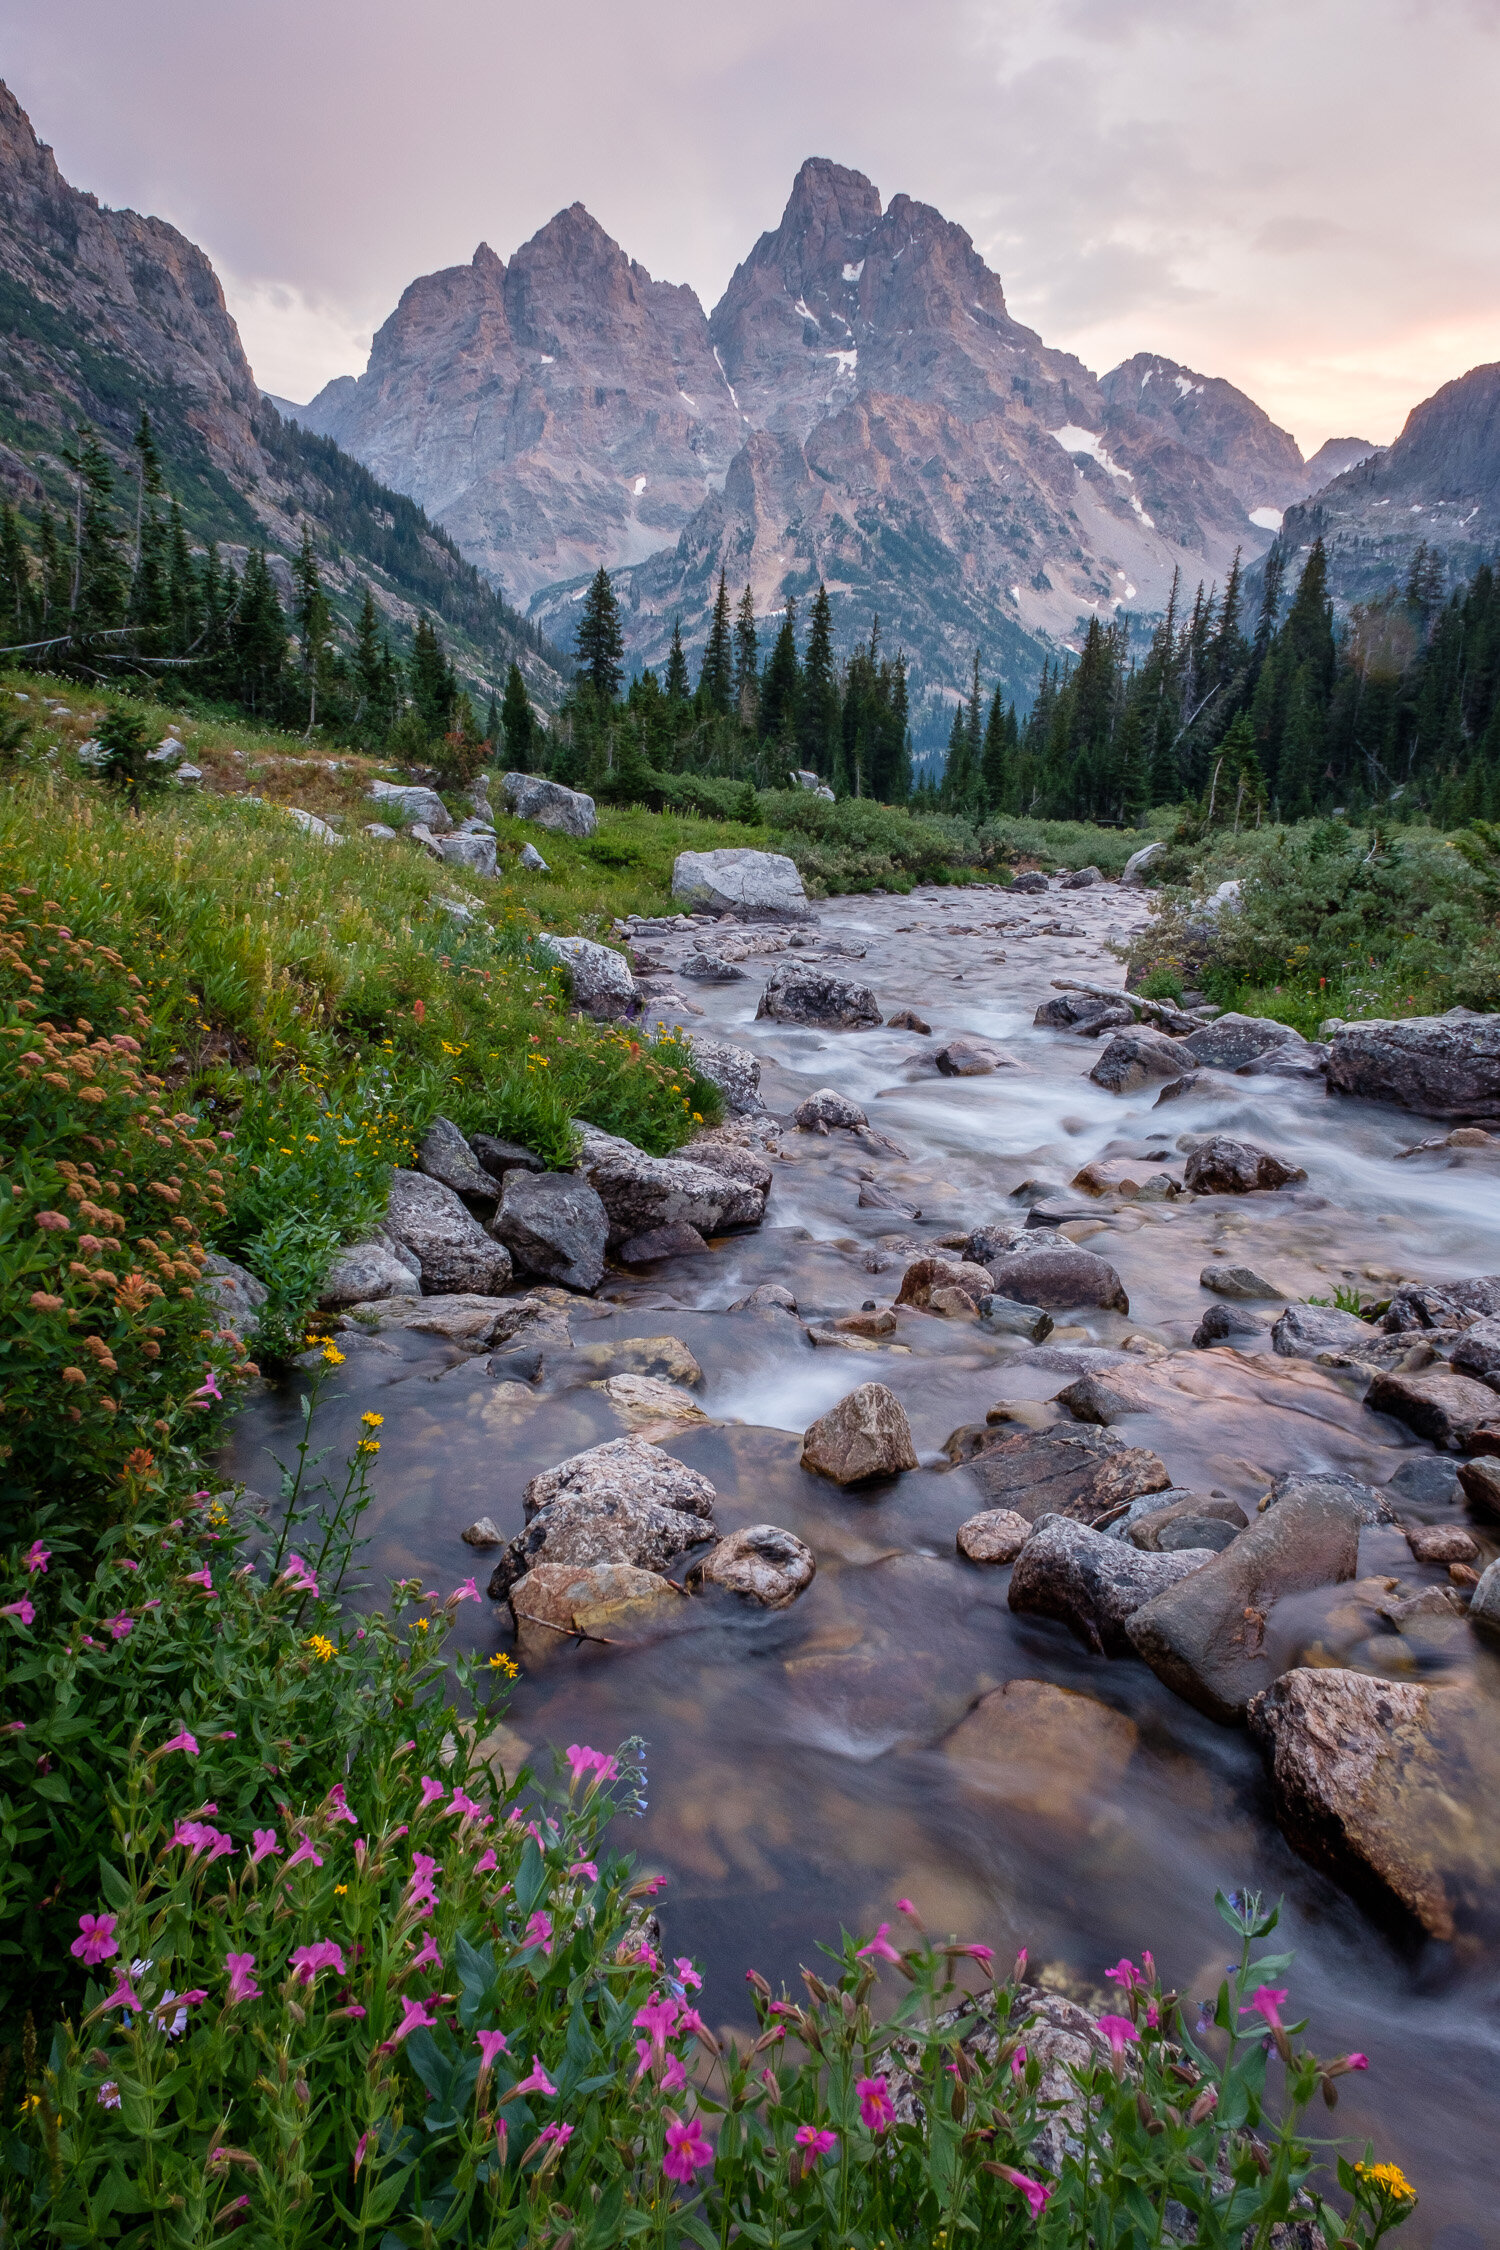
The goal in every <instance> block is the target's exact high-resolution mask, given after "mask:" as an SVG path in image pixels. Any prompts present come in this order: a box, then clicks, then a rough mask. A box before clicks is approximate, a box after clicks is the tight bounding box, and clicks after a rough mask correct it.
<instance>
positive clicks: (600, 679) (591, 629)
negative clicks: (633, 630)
mask: <svg viewBox="0 0 1500 2250" xmlns="http://www.w3.org/2000/svg"><path fill="white" fill-rule="evenodd" d="M575 646H576V651H577V657H578V669H579V671H580V672H581V673H582V674H583V676H584V677H585V679H587V681H588V682H589V685H590V686H591V687H592V689H593V691H594V694H595V696H596V697H597V699H598V701H599V702H600V703H601V704H609V703H613V702H614V701H615V699H616V697H617V696H618V695H619V692H620V680H621V677H622V675H623V671H624V658H625V641H624V636H623V634H622V633H621V631H620V605H619V603H618V602H617V601H616V600H615V590H614V587H613V586H612V585H611V584H610V577H609V572H608V571H607V570H606V569H605V567H604V565H603V563H601V564H600V565H599V568H598V569H597V570H596V571H595V573H594V576H593V579H592V581H591V582H590V585H589V590H588V592H587V593H586V594H585V595H584V598H583V610H582V614H581V615H580V617H579V620H578V637H577V641H576V644H575Z"/></svg>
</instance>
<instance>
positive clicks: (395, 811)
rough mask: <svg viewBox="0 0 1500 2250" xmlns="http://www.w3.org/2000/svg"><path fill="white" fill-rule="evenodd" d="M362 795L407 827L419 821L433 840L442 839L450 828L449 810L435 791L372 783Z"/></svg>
mask: <svg viewBox="0 0 1500 2250" xmlns="http://www.w3.org/2000/svg"><path fill="white" fill-rule="evenodd" d="M365 794H366V795H367V796H369V797H373V798H374V800H375V802H376V804H377V805H381V806H383V807H384V809H385V811H386V812H387V813H389V814H391V815H392V816H393V817H394V818H395V819H397V820H399V821H401V822H402V823H403V824H404V825H405V826H407V827H410V826H411V825H412V824H413V822H416V821H420V822H421V824H422V826H423V827H424V828H429V829H431V831H432V833H433V835H434V836H445V835H446V834H447V833H448V830H449V829H450V828H451V827H452V826H453V822H452V820H451V819H450V818H449V815H448V808H447V806H446V805H445V804H444V803H443V800H442V798H441V797H440V796H439V795H438V793H437V791H436V790H435V789H420V788H406V787H402V786H401V785H400V784H399V783H397V782H394V781H372V782H371V783H370V786H369V788H368V789H367V790H366V792H365Z"/></svg>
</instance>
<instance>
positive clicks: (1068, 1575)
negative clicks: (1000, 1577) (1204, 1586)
mask: <svg viewBox="0 0 1500 2250" xmlns="http://www.w3.org/2000/svg"><path fill="white" fill-rule="evenodd" d="M1211 1560H1212V1553H1211V1551H1210V1550H1208V1549H1196V1550H1189V1551H1188V1552H1186V1553H1179V1554H1144V1553H1142V1552H1141V1550H1140V1549H1139V1548H1137V1547H1132V1546H1122V1545H1121V1544H1120V1543H1119V1541H1118V1540H1114V1539H1106V1538H1105V1537H1104V1535H1103V1533H1102V1532H1098V1531H1093V1530H1091V1529H1090V1527H1089V1526H1088V1525H1087V1524H1083V1523H1078V1522H1076V1521H1075V1520H1073V1519H1072V1518H1071V1517H1068V1516H1043V1517H1042V1518H1041V1519H1040V1520H1039V1522H1038V1523H1037V1525H1036V1528H1035V1529H1034V1531H1033V1532H1032V1535H1031V1537H1030V1538H1029V1539H1028V1540H1027V1542H1026V1544H1025V1546H1024V1547H1023V1548H1022V1549H1021V1552H1020V1554H1019V1555H1018V1556H1017V1557H1016V1567H1015V1569H1014V1570H1013V1571H1012V1572H1011V1574H1010V1589H1009V1592H1008V1594H1007V1596H1006V1599H1007V1600H1008V1602H1009V1603H1010V1606H1011V1608H1012V1609H1013V1610H1015V1611H1017V1612H1018V1613H1019V1614H1024V1615H1029V1616H1033V1617H1053V1618H1056V1619H1057V1620H1058V1622H1059V1623H1060V1624H1063V1625H1067V1626H1068V1627H1070V1628H1071V1630H1072V1631H1073V1632H1075V1633H1076V1634H1077V1635H1078V1638H1079V1639H1080V1640H1081V1641H1083V1642H1084V1643H1085V1644H1086V1645H1087V1646H1088V1647H1089V1648H1091V1649H1093V1650H1094V1651H1095V1653H1096V1654H1099V1655H1109V1656H1130V1655H1132V1654H1133V1653H1134V1651H1133V1650H1132V1648H1131V1644H1130V1641H1129V1639H1128V1638H1127V1636H1126V1632H1125V1625H1126V1621H1127V1619H1129V1618H1131V1617H1133V1616H1134V1614H1135V1612H1136V1611H1137V1610H1138V1609H1139V1608H1140V1607H1141V1606H1142V1604H1143V1603H1144V1602H1148V1601H1150V1600H1151V1599H1152V1597H1153V1596H1154V1595H1156V1594H1160V1593H1164V1592H1165V1591H1166V1589H1167V1588H1168V1587H1169V1586H1175V1585H1176V1584H1177V1583H1178V1581H1179V1580H1180V1579H1184V1578H1189V1577H1191V1576H1192V1574H1193V1573H1194V1572H1195V1571H1197V1570H1201V1569H1202V1568H1203V1566H1204V1565H1205V1563H1207V1562H1209V1561H1211Z"/></svg>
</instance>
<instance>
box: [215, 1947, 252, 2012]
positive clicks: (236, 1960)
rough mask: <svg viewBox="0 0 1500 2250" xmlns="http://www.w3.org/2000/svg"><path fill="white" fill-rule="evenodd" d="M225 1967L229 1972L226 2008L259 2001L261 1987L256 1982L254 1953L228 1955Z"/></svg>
mask: <svg viewBox="0 0 1500 2250" xmlns="http://www.w3.org/2000/svg"><path fill="white" fill-rule="evenodd" d="M224 1966H225V1968H226V1969H227V1970H228V1971H229V1992H228V1996H227V1999H226V2003H225V2004H226V2006H228V2007H231V2008H232V2007H233V2006H234V2005H235V2003H236V2002H237V2001H240V2000H258V1999H259V1998H260V1986H259V1985H258V1984H257V1983H256V1981H255V1975H254V1970H255V1955H254V1954H253V1953H226V1954H225V1956H224Z"/></svg>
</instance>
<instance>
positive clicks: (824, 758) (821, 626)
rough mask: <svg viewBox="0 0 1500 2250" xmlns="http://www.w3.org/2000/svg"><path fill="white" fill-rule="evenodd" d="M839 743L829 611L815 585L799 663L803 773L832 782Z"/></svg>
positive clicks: (824, 591)
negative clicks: (815, 589)
mask: <svg viewBox="0 0 1500 2250" xmlns="http://www.w3.org/2000/svg"><path fill="white" fill-rule="evenodd" d="M838 739H839V690H838V681H837V679H836V678H835V676H834V668H833V611H832V609H831V607H830V605H829V600H828V589H827V588H826V587H825V586H824V585H823V584H822V582H821V580H820V581H819V585H818V591H817V595H816V597H815V599H814V601H813V606H812V623H811V626H810V628H809V631H808V636H807V652H806V654H805V655H804V657H803V660H802V694H801V698H800V702H799V706H798V712H797V749H798V752H799V754H800V756H801V760H802V764H803V767H804V768H805V769H807V770H808V771H810V772H812V773H815V774H817V775H819V776H820V777H821V779H822V780H824V781H830V780H832V778H833V771H834V759H835V756H836V751H837V744H838Z"/></svg>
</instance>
